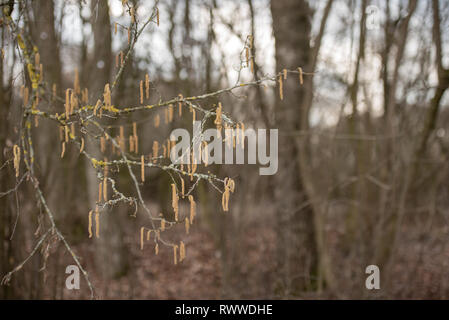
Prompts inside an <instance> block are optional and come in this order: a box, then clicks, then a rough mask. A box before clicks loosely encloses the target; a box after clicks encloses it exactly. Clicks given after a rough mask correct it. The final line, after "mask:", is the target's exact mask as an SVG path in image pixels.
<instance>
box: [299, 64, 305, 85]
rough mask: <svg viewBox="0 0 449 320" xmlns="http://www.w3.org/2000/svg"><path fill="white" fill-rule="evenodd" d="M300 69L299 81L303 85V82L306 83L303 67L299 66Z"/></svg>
mask: <svg viewBox="0 0 449 320" xmlns="http://www.w3.org/2000/svg"><path fill="white" fill-rule="evenodd" d="M298 71H299V83H300V84H301V85H302V84H304V77H303V71H302V68H301V67H299V68H298Z"/></svg>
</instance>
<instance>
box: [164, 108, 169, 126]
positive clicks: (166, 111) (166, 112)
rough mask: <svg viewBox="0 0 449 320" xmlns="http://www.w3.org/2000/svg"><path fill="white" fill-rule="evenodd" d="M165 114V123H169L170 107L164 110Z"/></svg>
mask: <svg viewBox="0 0 449 320" xmlns="http://www.w3.org/2000/svg"><path fill="white" fill-rule="evenodd" d="M164 115H165V124H168V109H165V110H164Z"/></svg>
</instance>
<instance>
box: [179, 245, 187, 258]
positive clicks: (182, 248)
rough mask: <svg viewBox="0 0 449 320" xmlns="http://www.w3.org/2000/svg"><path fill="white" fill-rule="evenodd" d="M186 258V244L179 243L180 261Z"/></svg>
mask: <svg viewBox="0 0 449 320" xmlns="http://www.w3.org/2000/svg"><path fill="white" fill-rule="evenodd" d="M185 258H186V246H185V244H184V242H182V241H181V242H180V244H179V262H182V261H183V260H184V259H185Z"/></svg>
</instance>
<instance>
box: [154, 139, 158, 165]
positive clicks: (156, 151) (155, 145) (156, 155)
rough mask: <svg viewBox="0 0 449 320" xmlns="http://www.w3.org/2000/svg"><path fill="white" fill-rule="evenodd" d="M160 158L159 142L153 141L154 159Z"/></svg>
mask: <svg viewBox="0 0 449 320" xmlns="http://www.w3.org/2000/svg"><path fill="white" fill-rule="evenodd" d="M158 156H159V142H157V141H153V158H157V157H158ZM154 161H156V160H154Z"/></svg>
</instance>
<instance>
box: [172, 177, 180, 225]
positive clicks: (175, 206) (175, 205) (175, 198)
mask: <svg viewBox="0 0 449 320" xmlns="http://www.w3.org/2000/svg"><path fill="white" fill-rule="evenodd" d="M171 187H172V207H173V210H174V212H175V221H178V211H179V208H178V195H177V193H176V185H175V184H174V183H172V184H171Z"/></svg>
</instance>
